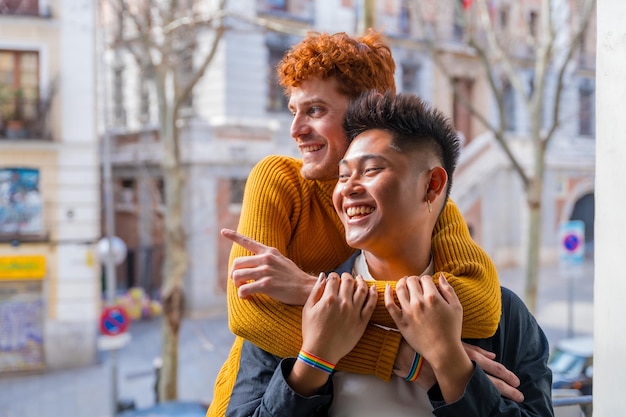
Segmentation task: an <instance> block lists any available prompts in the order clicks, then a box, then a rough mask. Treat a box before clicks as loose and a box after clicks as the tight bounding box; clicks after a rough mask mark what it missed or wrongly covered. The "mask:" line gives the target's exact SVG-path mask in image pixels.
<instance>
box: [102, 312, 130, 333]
mask: <svg viewBox="0 0 626 417" xmlns="http://www.w3.org/2000/svg"><path fill="white" fill-rule="evenodd" d="M129 325H130V318H129V317H128V314H126V311H125V310H124V309H123V308H122V307H119V306H114V307H107V308H105V309H104V310H103V311H102V314H101V315H100V331H101V332H102V334H105V335H107V336H115V335H118V334H121V333H124V332H125V331H126V330H128V326H129Z"/></svg>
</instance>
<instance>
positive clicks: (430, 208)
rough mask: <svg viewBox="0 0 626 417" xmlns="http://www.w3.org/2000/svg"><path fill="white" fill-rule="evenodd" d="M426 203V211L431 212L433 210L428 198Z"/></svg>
mask: <svg viewBox="0 0 626 417" xmlns="http://www.w3.org/2000/svg"><path fill="white" fill-rule="evenodd" d="M426 204H427V205H428V212H429V213H432V212H433V208H432V206H431V205H430V200H426Z"/></svg>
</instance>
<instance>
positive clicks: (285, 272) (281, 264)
mask: <svg viewBox="0 0 626 417" xmlns="http://www.w3.org/2000/svg"><path fill="white" fill-rule="evenodd" d="M221 234H222V236H224V237H225V238H226V239H229V240H231V241H232V242H234V243H236V244H238V245H240V246H242V247H243V248H245V249H247V250H249V251H250V252H252V253H254V255H252V256H242V257H239V258H237V259H235V260H234V262H233V265H232V269H231V272H230V276H231V278H232V280H233V282H234V283H235V286H236V287H237V288H238V290H237V293H238V295H239V298H243V299H245V298H248V297H249V296H251V295H254V294H265V295H267V296H269V297H272V298H273V299H275V300H277V301H280V302H283V303H285V304H291V305H304V303H305V302H306V300H307V298H308V296H309V294H310V293H311V289H312V288H313V285H314V284H315V281H316V278H315V277H314V276H311V275H309V274H307V273H305V272H303V271H302V270H300V268H298V266H297V265H296V264H295V263H293V261H291V260H290V259H289V258H287V257H286V256H283V255H282V254H281V253H280V252H279V251H278V249H276V248H272V247H269V246H265V245H264V244H262V243H259V242H257V241H256V240H253V239H250V238H249V237H246V236H244V235H242V234H239V233H237V232H236V231H234V230H231V229H222V230H221Z"/></svg>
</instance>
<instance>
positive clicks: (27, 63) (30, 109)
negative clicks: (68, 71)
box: [0, 50, 39, 138]
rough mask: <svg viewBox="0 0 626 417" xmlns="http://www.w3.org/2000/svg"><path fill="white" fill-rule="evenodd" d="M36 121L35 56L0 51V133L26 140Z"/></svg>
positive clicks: (30, 52) (37, 68) (36, 67)
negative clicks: (30, 128)
mask: <svg viewBox="0 0 626 417" xmlns="http://www.w3.org/2000/svg"><path fill="white" fill-rule="evenodd" d="M38 119H39V53H38V52H35V51H10V50H0V132H3V133H5V135H6V137H9V138H20V137H22V138H23V137H28V136H30V135H29V127H32V126H33V125H35V124H36V123H37V121H38Z"/></svg>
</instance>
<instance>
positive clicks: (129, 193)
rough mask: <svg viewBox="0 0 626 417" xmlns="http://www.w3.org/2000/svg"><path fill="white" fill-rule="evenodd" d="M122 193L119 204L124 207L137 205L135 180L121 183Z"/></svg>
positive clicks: (128, 179)
mask: <svg viewBox="0 0 626 417" xmlns="http://www.w3.org/2000/svg"><path fill="white" fill-rule="evenodd" d="M120 185H121V188H120V192H119V196H118V202H119V203H121V204H123V205H132V204H134V203H135V180H134V179H132V178H126V179H123V180H121V181H120Z"/></svg>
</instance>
